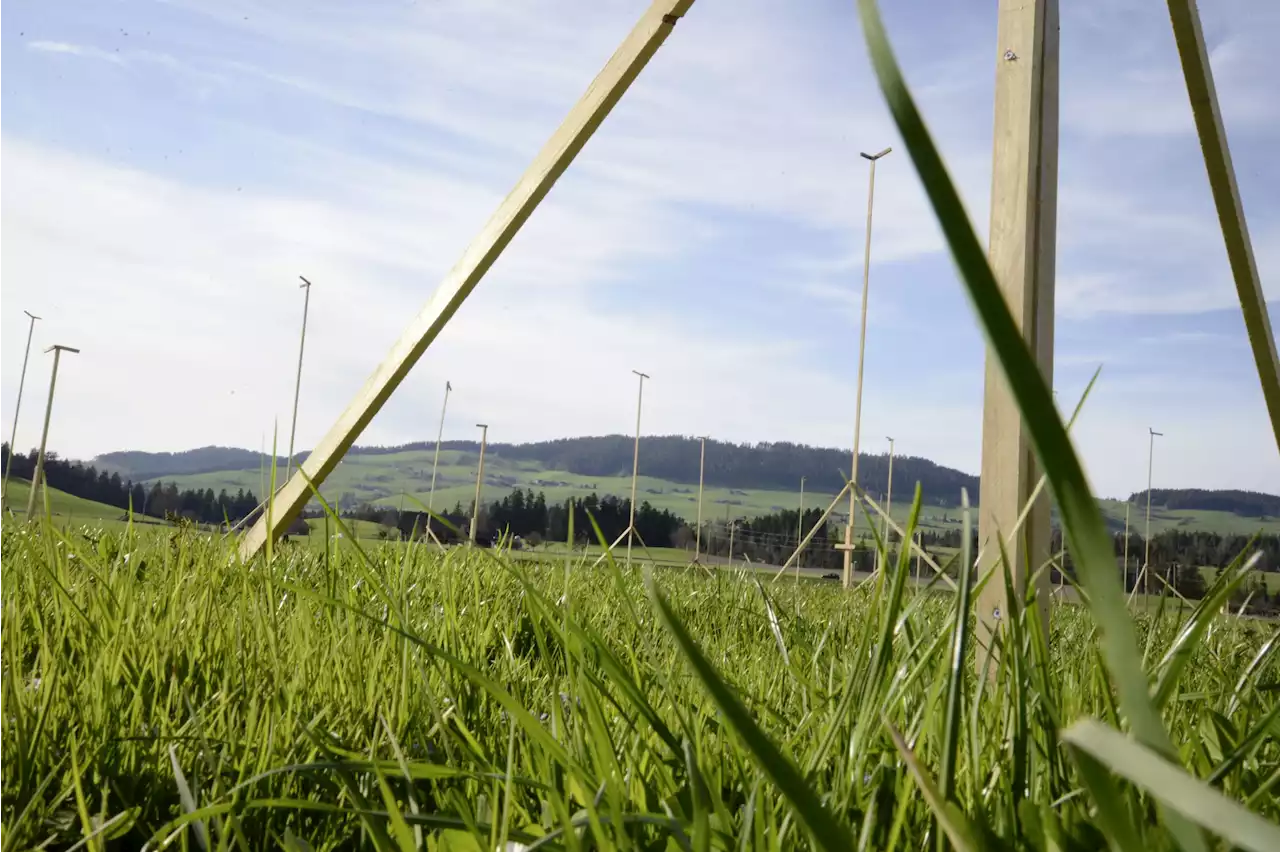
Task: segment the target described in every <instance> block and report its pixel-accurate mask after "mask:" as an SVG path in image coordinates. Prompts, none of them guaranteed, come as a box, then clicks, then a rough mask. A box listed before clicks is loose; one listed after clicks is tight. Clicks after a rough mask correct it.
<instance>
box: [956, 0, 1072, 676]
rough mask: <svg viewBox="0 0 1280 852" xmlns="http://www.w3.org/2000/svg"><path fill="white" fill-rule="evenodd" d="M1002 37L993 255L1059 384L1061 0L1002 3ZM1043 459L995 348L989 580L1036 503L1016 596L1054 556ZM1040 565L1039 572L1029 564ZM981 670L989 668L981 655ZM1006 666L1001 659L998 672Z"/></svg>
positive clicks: (1021, 550) (988, 624) (993, 609)
mask: <svg viewBox="0 0 1280 852" xmlns="http://www.w3.org/2000/svg"><path fill="white" fill-rule="evenodd" d="M998 14H999V24H998V26H997V44H996V86H995V132H994V144H993V152H992V160H993V166H992V172H993V174H992V183H991V227H990V234H991V244H990V248H989V256H990V260H991V267H992V270H993V272H994V273H995V276H996V280H997V281H998V282H999V284H1000V289H1001V291H1002V293H1003V295H1004V298H1005V301H1006V303H1007V304H1008V305H1009V308H1010V312H1011V313H1012V314H1013V317H1014V319H1015V321H1016V322H1017V323H1018V327H1019V328H1020V329H1021V331H1022V334H1023V336H1024V338H1025V340H1026V341H1027V345H1028V347H1029V348H1030V350H1031V352H1032V353H1033V354H1034V356H1035V358H1036V361H1037V363H1038V364H1039V366H1040V370H1041V372H1042V373H1043V375H1044V379H1045V381H1046V383H1047V384H1048V385H1049V386H1050V387H1052V385H1053V381H1052V380H1053V300H1054V260H1055V242H1056V231H1057V195H1058V3H1057V0H1000V3H999V13H998ZM1039 476H1040V474H1039V470H1038V465H1037V464H1036V460H1035V454H1034V450H1033V448H1032V445H1031V440H1030V435H1029V434H1028V432H1027V431H1026V428H1025V426H1024V424H1023V420H1022V413H1021V411H1020V410H1019V408H1018V405H1017V401H1016V400H1015V399H1014V398H1013V394H1012V392H1011V391H1010V389H1009V385H1008V383H1007V382H1006V381H1005V379H1004V375H1003V373H1002V372H1001V368H1000V363H999V360H998V359H997V358H996V357H995V353H994V352H992V351H990V349H988V352H987V361H986V388H985V394H984V401H983V421H982V471H981V494H980V499H979V506H978V508H979V523H978V526H979V538H980V541H981V542H982V544H983V546H982V547H981V551H982V554H983V556H982V559H981V561H980V562H979V564H978V572H977V575H978V576H979V577H981V576H983V574H984V573H985V572H986V571H987V570H989V569H991V568H992V567H994V565H995V563H996V562H997V561H998V560H1000V558H1001V557H1000V548H999V547H997V546H996V542H997V540H998V538H999V537H1002V536H1004V535H1007V534H1008V532H1009V531H1010V530H1013V529H1014V528H1015V527H1016V525H1017V519H1018V518H1019V516H1020V515H1021V513H1022V510H1023V507H1024V506H1028V505H1029V506H1030V512H1029V514H1028V516H1027V520H1026V525H1025V527H1024V528H1023V534H1022V535H1018V536H1014V537H1013V539H1012V542H1011V546H1010V547H1009V549H1008V551H1007V552H1008V557H1009V561H1008V563H1006V564H1005V565H1004V566H1003V570H1006V571H1009V572H1010V574H1011V580H1012V583H1011V585H1012V587H1013V588H1014V590H1015V593H1016V594H1019V595H1022V594H1024V593H1025V589H1026V583H1027V579H1028V577H1029V576H1030V574H1031V573H1035V568H1037V567H1039V566H1041V565H1043V564H1044V563H1045V562H1047V561H1048V560H1049V559H1050V558H1051V556H1052V548H1051V544H1050V535H1049V501H1048V499H1046V498H1045V497H1043V496H1042V497H1039V498H1036V499H1035V500H1032V496H1033V494H1034V492H1035V491H1036V482H1037V480H1038V479H1039ZM1029 567H1030V573H1029V570H1028V568H1029ZM1037 576H1038V577H1039V578H1040V579H1039V584H1040V588H1039V592H1040V594H1038V595H1037V596H1036V598H1037V600H1038V601H1039V602H1040V606H1041V607H1042V610H1041V612H1042V615H1043V616H1044V617H1043V618H1042V619H1041V622H1042V624H1044V625H1046V629H1047V625H1048V614H1049V613H1048V599H1049V594H1048V592H1049V588H1048V582H1049V577H1048V574H1047V573H1046V572H1043V571H1042V572H1038V574H1037ZM1008 608H1009V605H1008V601H1006V600H1005V583H1003V582H1002V581H1001V580H1000V579H999V578H997V579H995V580H993V581H992V582H989V583H987V584H986V586H985V588H984V589H983V591H982V593H981V594H980V595H979V599H978V620H977V637H976V638H977V641H978V647H980V648H986V649H990V648H992V647H993V643H992V641H991V634H992V632H993V631H994V630H995V629H996V628H997V625H998V624H999V623H1000V620H1001V617H1002V616H1003V614H1004V613H1005V612H1007V611H1008ZM978 656H979V659H978V661H977V666H978V671H979V672H981V671H982V670H983V668H984V665H985V662H986V661H985V654H979V655H978ZM995 670H996V669H995V667H994V666H993V667H992V668H991V669H990V671H991V672H994V671H995Z"/></svg>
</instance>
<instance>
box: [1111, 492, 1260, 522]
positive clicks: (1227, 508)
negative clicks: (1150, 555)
mask: <svg viewBox="0 0 1280 852" xmlns="http://www.w3.org/2000/svg"><path fill="white" fill-rule="evenodd" d="M1129 502H1130V503H1133V504H1134V505H1135V506H1145V505H1146V502H1147V492H1146V491H1139V492H1137V493H1135V494H1132V495H1130V496H1129ZM1151 505H1152V506H1159V507H1160V508H1161V509H1168V510H1177V509H1193V510H1194V509H1199V510H1208V511H1216V512H1231V513H1232V514H1236V515H1242V516H1244V517H1247V518H1274V517H1276V516H1278V515H1280V496H1277V495H1275V494H1263V493H1261V492H1258V491H1234V490H1229V491H1206V490H1204V489H1202V488H1177V489H1174V488H1153V489H1151Z"/></svg>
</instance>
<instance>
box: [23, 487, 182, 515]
mask: <svg viewBox="0 0 1280 852" xmlns="http://www.w3.org/2000/svg"><path fill="white" fill-rule="evenodd" d="M30 495H31V483H29V482H27V481H26V480H22V479H14V480H13V481H12V482H10V483H9V501H10V505H12V507H13V509H14V511H15V512H16V513H17V515H18V516H22V515H24V514H25V513H26V509H27V500H28V499H29V498H30ZM42 510H43V507H42V506H38V507H37V509H36V511H37V512H39V511H42ZM49 511H50V513H51V514H52V517H53V521H54V523H56V524H59V525H61V524H65V523H69V522H70V523H81V522H83V523H92V524H94V525H95V526H99V525H101V524H104V523H105V524H106V525H112V524H120V525H121V526H123V525H124V523H125V514H126V513H125V512H124V511H122V510H120V509H117V508H116V507H115V506H108V505H107V504H106V503H98V502H96V501H94V500H86V499H84V498H83V497H76V496H74V495H71V494H68V493H66V492H65V491H59V490H58V489H57V488H50V489H49ZM135 521H136V522H137V523H162V522H160V521H158V520H157V519H155V518H143V517H136V518H135Z"/></svg>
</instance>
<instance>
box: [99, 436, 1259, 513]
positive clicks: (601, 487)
mask: <svg viewBox="0 0 1280 852" xmlns="http://www.w3.org/2000/svg"><path fill="white" fill-rule="evenodd" d="M443 447H444V449H443V450H442V451H441V454H440V468H439V471H438V475H437V483H436V497H435V503H434V508H436V509H447V508H452V507H453V506H454V505H455V504H461V505H462V506H468V505H470V503H471V500H472V497H473V496H474V494H475V475H476V461H477V459H478V454H479V446H478V445H477V444H475V443H474V442H468V441H452V442H446V443H445V444H444V445H443ZM632 448H633V444H632V439H630V438H625V437H622V436H606V437H601V438H576V439H563V440H559V441H545V442H540V443H535V444H522V445H512V444H491V445H489V448H488V450H487V451H486V453H485V483H484V488H485V491H484V499H485V500H486V501H491V500H495V499H499V498H501V497H502V496H503V495H505V494H506V493H508V492H509V491H510V490H511V489H512V488H516V487H520V488H528V489H532V490H533V491H534V492H539V491H540V492H543V493H544V494H545V495H546V498H547V500H548V501H549V502H563V501H564V500H566V499H568V498H569V497H577V498H581V497H585V496H587V495H588V494H591V493H592V492H595V493H597V494H599V495H601V496H603V495H605V494H617V495H625V494H628V493H629V491H630V488H631V453H632ZM218 449H219V448H202V449H201V450H196V451H192V453H193V454H195V456H194V457H193V458H192V459H184V458H182V456H183V455H184V454H182V453H172V454H170V453H156V454H147V453H126V454H110V455H109V456H106V457H101V458H100V459H99V460H97V461H103V460H104V459H105V460H116V461H127V462H129V463H132V464H136V465H138V467H137V470H151V471H154V470H158V469H164V467H165V465H171V466H172V465H174V464H175V463H177V464H182V465H189V466H190V467H194V466H196V462H197V460H199V461H200V462H201V463H203V461H204V460H207V459H208V455H209V451H210V450H218ZM224 449H225V448H224ZM434 450H435V445H434V444H429V443H426V442H422V443H416V444H408V445H404V446H399V447H360V448H356V449H354V450H353V451H352V452H351V453H349V454H348V455H347V457H346V459H344V460H343V462H342V463H341V464H339V465H338V467H337V468H336V469H335V470H334V472H333V473H332V474H331V475H330V476H329V478H328V479H327V480H326V482H325V484H324V487H323V489H322V492H323V493H324V495H325V498H326V499H328V500H330V501H332V502H334V503H336V504H337V505H339V506H340V507H342V508H346V509H350V508H355V507H356V506H358V505H360V504H362V503H373V504H377V505H386V506H392V507H397V508H405V509H415V508H419V506H418V504H422V505H425V504H426V503H427V501H428V499H429V497H428V492H429V490H430V486H431V462H432V456H433V454H434ZM698 451H699V445H698V442H697V441H696V440H695V439H690V438H680V437H658V438H644V439H642V441H641V444H640V472H641V477H640V479H639V482H638V494H639V498H640V499H641V500H647V501H649V502H650V503H651V504H652V505H653V506H654V507H655V508H658V509H668V510H670V511H672V512H675V513H676V514H678V515H681V516H682V517H684V518H686V519H687V520H690V521H691V520H693V519H694V518H695V516H696V514H697V477H698ZM232 452H234V453H236V454H237V455H233V456H228V457H229V458H233V459H236V460H240V461H241V462H242V466H241V467H240V468H239V469H223V470H210V471H203V472H200V473H174V472H169V473H163V474H159V475H158V476H160V477H162V478H163V479H164V480H165V481H173V482H176V483H177V485H178V487H179V488H184V489H186V488H198V489H211V490H212V491H213V492H214V493H217V492H219V491H221V490H223V489H226V490H227V491H228V492H230V493H234V492H235V491H236V490H237V489H241V488H243V489H245V490H252V491H253V492H255V493H261V492H262V491H263V490H264V488H263V479H264V472H263V470H261V469H260V468H259V462H260V461H265V462H266V467H267V471H266V476H269V475H270V472H269V466H270V458H269V457H267V458H264V457H262V456H260V455H259V454H258V453H255V452H251V451H248V450H235V451H232ZM200 454H203V455H204V459H203V460H200V459H199V455H200ZM246 462H247V463H246ZM95 463H97V462H95ZM278 464H279V465H280V472H279V475H280V476H283V473H284V470H283V466H284V459H283V458H281V459H279V460H278ZM791 464H794V465H795V468H793V469H792V472H791V473H786V471H787V470H788V467H789V465H791ZM847 464H848V457H847V455H846V454H844V453H843V452H842V451H840V450H835V449H822V448H813V447H800V446H797V445H791V444H760V445H751V446H741V445H733V444H727V443H724V442H720V441H708V442H707V462H706V481H707V486H706V492H705V495H704V501H703V517H704V518H705V519H719V520H724V519H725V518H728V517H733V518H751V517H755V516H757V515H762V514H768V513H771V512H775V511H778V510H780V509H795V508H796V507H797V506H798V505H799V503H800V493H799V481H798V478H799V477H798V475H796V473H797V472H798V473H799V474H803V475H804V476H805V477H806V482H805V496H804V500H805V506H806V507H808V508H814V507H825V506H826V505H828V504H829V503H830V501H831V499H832V498H833V497H834V496H835V494H836V492H837V491H838V490H839V489H840V488H841V487H842V486H843V483H844V480H843V478H842V477H841V476H840V473H841V471H842V470H843V469H844V467H843V466H844V465H847ZM859 467H860V470H859V474H860V478H861V479H862V481H863V482H864V483H867V485H868V487H869V489H870V490H871V491H872V493H874V494H879V493H880V492H882V491H883V490H884V488H885V485H886V484H887V482H886V481H885V480H886V479H887V474H888V458H887V457H886V456H883V455H882V456H863V457H862V459H861V461H860V463H859ZM117 469H119V468H117ZM131 473H132V471H127V470H126V471H124V472H122V473H121V475H122V476H128V475H130V474H131ZM893 473H894V477H893V478H894V494H893V496H894V504H895V507H894V508H895V511H894V515H895V517H897V518H898V519H899V520H900V521H905V514H906V513H905V509H906V504H907V502H908V501H909V500H910V497H911V493H912V489H913V488H914V485H915V482H916V480H917V479H919V480H921V484H922V490H923V493H924V495H925V500H926V506H925V508H924V510H923V512H922V517H921V520H922V523H923V525H924V526H925V527H926V528H932V529H942V528H951V527H955V526H958V524H959V521H960V513H959V510H958V509H957V508H956V505H955V504H956V502H958V500H957V498H958V496H959V493H960V488H961V487H965V488H968V489H969V495H970V499H971V500H973V501H975V502H976V500H977V497H978V481H977V478H976V477H973V476H970V475H967V474H964V473H962V472H960V471H956V470H952V469H949V468H945V467H942V466H940V465H936V464H934V463H933V462H930V461H928V460H925V459H915V458H910V457H905V458H904V457H898V458H895V459H894V471H893ZM132 475H133V476H136V475H137V474H136V473H132ZM1187 493H1190V492H1187ZM1201 493H1202V494H1203V495H1207V496H1204V497H1203V498H1201V499H1200V500H1199V501H1198V502H1199V505H1201V506H1202V508H1197V507H1196V505H1184V504H1183V503H1179V502H1178V501H1177V500H1176V499H1175V498H1177V497H1178V495H1181V494H1183V492H1175V491H1168V492H1163V491H1157V492H1155V496H1156V498H1157V499H1156V500H1155V501H1154V503H1153V507H1152V518H1151V528H1152V531H1153V532H1163V531H1165V530H1169V529H1181V530H1204V531H1208V532H1217V533H1221V534H1236V533H1238V534H1244V535H1248V534H1252V533H1255V532H1258V531H1265V532H1270V533H1280V520H1276V518H1277V517H1280V513H1277V514H1273V515H1268V516H1266V518H1263V517H1260V516H1259V515H1258V514H1256V513H1255V514H1240V513H1236V512H1232V511H1229V510H1225V509H1223V508H1221V506H1220V505H1219V504H1217V503H1215V502H1214V499H1213V496H1212V495H1215V494H1219V493H1222V492H1201ZM1166 495H1169V501H1170V503H1172V504H1174V505H1169V506H1166V505H1164V504H1163V503H1162V498H1164V497H1165V496H1166ZM1261 496H1267V495H1261ZM1142 497H1143V499H1142V500H1141V501H1139V500H1138V499H1137V498H1136V496H1135V498H1134V499H1133V500H1132V501H1131V502H1130V503H1128V504H1126V503H1125V502H1124V501H1120V500H1104V501H1101V503H1100V505H1101V508H1102V510H1103V513H1104V515H1105V516H1106V520H1107V524H1108V526H1109V527H1110V528H1111V529H1112V530H1113V531H1115V532H1119V531H1121V530H1123V529H1124V522H1125V508H1126V505H1127V506H1128V507H1129V515H1130V524H1131V526H1130V529H1131V530H1132V531H1133V532H1135V533H1141V532H1142V531H1143V529H1144V522H1145V511H1144V510H1145V494H1144V495H1142ZM1272 499H1276V498H1272ZM1196 502H1197V501H1194V500H1193V501H1192V503H1193V504H1195V503H1196ZM1222 505H1229V504H1222ZM845 518H846V512H845V511H844V510H843V509H842V510H839V511H837V512H836V513H835V515H834V519H835V520H836V521H838V522H841V523H843V521H844V520H845Z"/></svg>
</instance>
